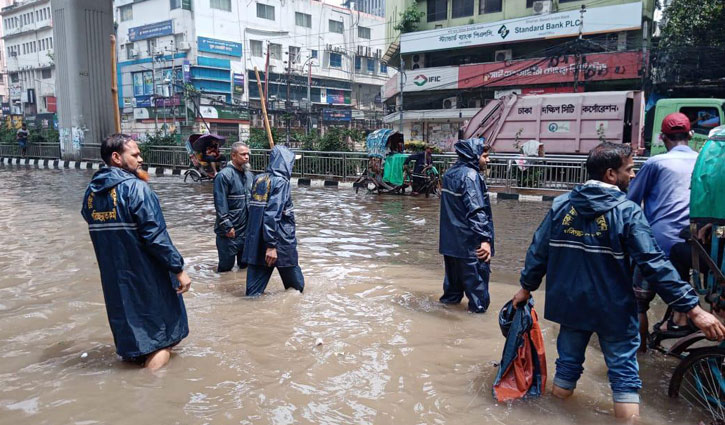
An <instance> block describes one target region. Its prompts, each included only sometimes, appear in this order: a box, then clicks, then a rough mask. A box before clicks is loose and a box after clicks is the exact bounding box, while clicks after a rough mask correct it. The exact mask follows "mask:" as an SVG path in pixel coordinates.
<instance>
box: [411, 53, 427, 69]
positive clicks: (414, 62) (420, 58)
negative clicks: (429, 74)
mask: <svg viewBox="0 0 725 425" xmlns="http://www.w3.org/2000/svg"><path fill="white" fill-rule="evenodd" d="M410 60H411V62H410V69H418V68H425V55H424V54H423V53H416V54H414V55H413V57H411V58H410Z"/></svg>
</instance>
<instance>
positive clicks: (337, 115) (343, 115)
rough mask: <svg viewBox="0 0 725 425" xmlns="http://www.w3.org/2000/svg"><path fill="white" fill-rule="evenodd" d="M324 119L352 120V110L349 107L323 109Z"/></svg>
mask: <svg viewBox="0 0 725 425" xmlns="http://www.w3.org/2000/svg"><path fill="white" fill-rule="evenodd" d="M322 119H323V120H324V121H326V122H328V121H350V119H352V111H351V110H349V109H323V110H322Z"/></svg>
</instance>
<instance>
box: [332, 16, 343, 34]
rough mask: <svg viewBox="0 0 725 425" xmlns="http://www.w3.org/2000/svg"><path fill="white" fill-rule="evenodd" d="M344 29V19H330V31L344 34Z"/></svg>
mask: <svg viewBox="0 0 725 425" xmlns="http://www.w3.org/2000/svg"><path fill="white" fill-rule="evenodd" d="M344 30H345V26H344V25H343V24H342V21H333V20H332V19H330V32H336V33H338V34H342V33H343V31H344Z"/></svg>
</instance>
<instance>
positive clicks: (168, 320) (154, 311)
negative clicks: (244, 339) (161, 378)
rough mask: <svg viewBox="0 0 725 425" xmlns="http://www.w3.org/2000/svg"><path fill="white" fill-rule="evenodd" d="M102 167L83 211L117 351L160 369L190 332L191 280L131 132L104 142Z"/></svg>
mask: <svg viewBox="0 0 725 425" xmlns="http://www.w3.org/2000/svg"><path fill="white" fill-rule="evenodd" d="M101 158H103V161H104V162H105V163H106V165H108V167H106V168H103V169H101V170H99V171H98V172H97V173H96V174H95V175H94V176H93V179H92V180H91V183H90V184H89V185H88V189H87V190H86V193H85V196H84V198H83V207H82V209H81V215H83V218H84V219H85V220H86V222H87V223H88V230H89V231H90V235H91V241H92V242H93V248H94V250H95V252H96V260H97V261H98V267H99V269H100V272H101V284H102V287H103V297H104V299H105V301H106V312H107V314H108V321H109V324H110V325H111V332H112V333H113V341H114V343H115V345H116V352H117V353H118V354H119V355H120V356H121V357H122V358H123V359H124V360H128V361H133V362H138V363H143V364H144V365H145V367H147V368H149V369H152V370H155V369H158V368H160V367H162V366H163V365H165V364H166V363H167V362H168V361H169V358H170V356H171V347H173V346H174V345H176V344H178V343H179V341H181V340H182V339H184V338H185V337H186V336H187V335H188V334H189V325H188V323H187V319H186V308H185V307H184V300H183V298H182V296H181V294H183V293H184V292H186V291H188V290H189V286H190V285H191V279H189V276H188V275H187V274H186V272H184V259H183V258H182V257H181V254H179V252H178V251H177V250H176V248H175V247H174V245H173V244H172V243H171V238H169V234H168V233H167V231H166V222H165V221H164V216H163V214H162V213H161V206H160V205H159V199H158V198H157V197H156V194H155V193H154V192H153V191H152V190H151V188H150V187H149V185H148V184H147V183H146V181H145V180H147V179H148V175H147V174H146V173H145V172H144V171H143V169H142V168H141V164H142V163H143V159H142V158H141V152H140V151H139V149H138V145H137V144H136V142H135V141H134V140H133V139H132V138H131V137H130V136H128V135H125V134H114V135H112V136H110V137H108V138H107V139H105V140H104V141H103V142H102V143H101Z"/></svg>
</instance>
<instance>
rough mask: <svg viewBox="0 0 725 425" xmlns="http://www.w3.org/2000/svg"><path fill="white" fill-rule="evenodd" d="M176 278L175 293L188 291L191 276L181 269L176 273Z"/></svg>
mask: <svg viewBox="0 0 725 425" xmlns="http://www.w3.org/2000/svg"><path fill="white" fill-rule="evenodd" d="M176 278H177V279H178V280H179V287H178V288H176V293H177V294H183V293H184V292H186V291H188V290H189V287H191V278H190V277H189V275H188V274H186V272H185V271H183V270H182V271H180V272H179V273H177V274H176Z"/></svg>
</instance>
